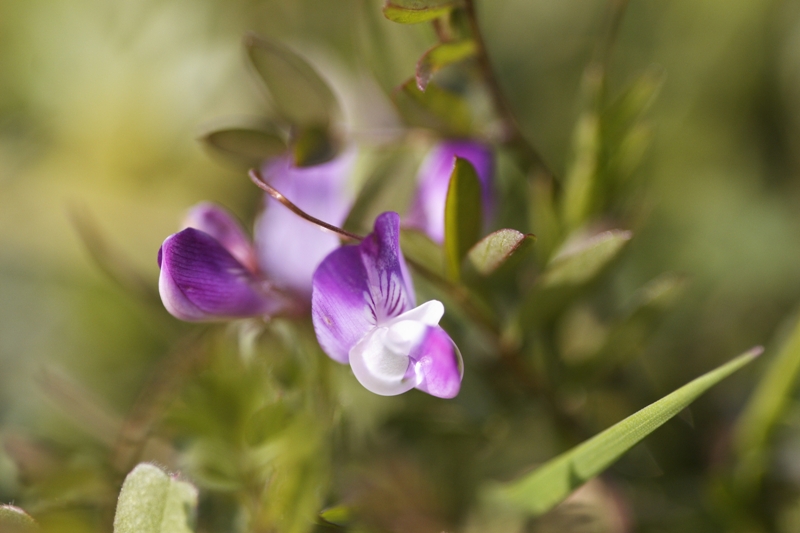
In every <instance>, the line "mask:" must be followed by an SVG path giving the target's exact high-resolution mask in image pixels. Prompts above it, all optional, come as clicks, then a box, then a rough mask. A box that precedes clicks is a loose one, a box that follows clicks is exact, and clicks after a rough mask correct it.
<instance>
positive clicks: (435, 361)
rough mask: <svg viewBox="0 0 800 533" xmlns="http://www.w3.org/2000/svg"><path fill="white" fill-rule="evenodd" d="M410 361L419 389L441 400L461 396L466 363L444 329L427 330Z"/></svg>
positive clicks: (432, 327)
mask: <svg viewBox="0 0 800 533" xmlns="http://www.w3.org/2000/svg"><path fill="white" fill-rule="evenodd" d="M410 359H411V361H412V366H413V369H414V373H415V375H416V381H417V385H416V387H417V388H418V389H419V390H421V391H423V392H427V393H428V394H430V395H432V396H438V397H439V398H453V397H455V396H456V395H457V394H458V391H459V390H460V389H461V379H462V378H463V376H464V363H463V361H462V359H461V352H460V351H459V350H458V347H457V346H456V345H455V343H454V342H453V340H452V339H451V338H450V336H449V335H448V334H447V332H445V330H443V329H442V328H441V327H439V326H429V327H428V330H427V332H426V334H425V337H424V338H423V340H422V342H420V343H419V344H418V345H417V346H416V347H415V348H414V349H413V350H412V352H411V354H410Z"/></svg>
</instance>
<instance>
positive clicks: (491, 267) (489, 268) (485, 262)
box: [467, 229, 536, 276]
mask: <svg viewBox="0 0 800 533" xmlns="http://www.w3.org/2000/svg"><path fill="white" fill-rule="evenodd" d="M534 240H536V237H535V236H534V235H531V234H530V233H528V234H525V233H521V232H519V231H517V230H515V229H501V230H497V231H495V232H494V233H491V234H489V235H487V236H486V237H484V238H483V239H481V240H480V241H478V243H477V244H476V245H475V246H473V247H472V248H471V249H470V250H469V252H468V253H467V259H468V260H469V262H470V264H471V265H472V266H473V267H474V268H475V270H477V271H478V273H479V274H482V275H484V276H488V275H489V274H491V273H492V272H494V271H495V270H497V269H498V268H500V266H502V265H503V264H504V263H505V262H506V261H508V260H509V259H510V258H511V256H513V255H514V254H516V253H517V252H519V251H520V250H522V249H524V248H527V247H528V246H530V245H531V244H533V241H534Z"/></svg>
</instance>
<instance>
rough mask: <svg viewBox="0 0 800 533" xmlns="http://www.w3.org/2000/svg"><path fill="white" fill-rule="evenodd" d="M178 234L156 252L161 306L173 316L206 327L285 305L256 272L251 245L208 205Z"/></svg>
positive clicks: (233, 223)
mask: <svg viewBox="0 0 800 533" xmlns="http://www.w3.org/2000/svg"><path fill="white" fill-rule="evenodd" d="M185 223H186V225H187V226H189V227H187V228H186V229H184V230H183V231H179V232H178V233H175V234H174V235H170V236H169V237H167V239H166V240H165V241H164V244H162V245H161V248H160V249H159V250H158V266H159V267H160V268H161V274H160V276H159V279H158V290H159V293H160V294H161V301H162V302H163V303H164V307H166V308H167V311H169V312H170V313H171V314H172V315H173V316H175V317H177V318H179V319H181V320H186V321H190V322H205V321H214V320H225V319H231V318H243V317H250V316H264V315H272V314H275V313H277V312H279V311H281V310H282V309H285V308H286V307H287V305H288V300H287V299H286V298H285V297H284V296H283V295H281V294H280V293H279V292H278V291H276V290H275V288H274V287H273V285H272V284H271V283H269V282H268V281H267V280H266V278H264V276H263V275H262V274H261V272H260V271H259V269H258V265H257V261H256V253H255V249H254V247H253V244H252V243H251V242H250V239H249V238H248V237H247V235H246V234H245V232H244V230H243V229H242V227H241V226H240V225H239V223H238V222H237V221H236V219H234V218H233V216H232V215H231V214H230V213H228V212H227V211H225V210H224V209H223V208H221V207H219V206H216V205H214V204H211V203H201V204H198V205H197V206H195V207H194V208H192V209H191V210H190V211H189V214H188V215H187V217H186V220H185Z"/></svg>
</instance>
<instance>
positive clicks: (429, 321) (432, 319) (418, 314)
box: [381, 300, 444, 326]
mask: <svg viewBox="0 0 800 533" xmlns="http://www.w3.org/2000/svg"><path fill="white" fill-rule="evenodd" d="M442 316H444V305H443V304H442V302H440V301H439V300H429V301H427V302H425V303H424V304H422V305H419V306H417V307H415V308H414V309H411V310H409V311H406V312H405V313H403V314H402V315H400V316H397V317H395V318H393V319H392V320H390V321H389V322H388V323H386V324H381V325H383V326H391V325H392V324H394V323H397V322H403V321H406V320H413V321H415V322H421V323H423V324H425V325H426V326H436V325H438V324H439V321H440V320H441V319H442Z"/></svg>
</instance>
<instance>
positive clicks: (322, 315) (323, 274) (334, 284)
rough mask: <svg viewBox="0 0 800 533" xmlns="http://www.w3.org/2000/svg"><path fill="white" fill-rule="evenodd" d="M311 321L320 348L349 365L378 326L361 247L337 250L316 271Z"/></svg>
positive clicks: (347, 247) (346, 247)
mask: <svg viewBox="0 0 800 533" xmlns="http://www.w3.org/2000/svg"><path fill="white" fill-rule="evenodd" d="M311 318H312V320H313V322H314V331H315V332H316V333H317V340H318V341H319V344H320V346H322V349H323V350H324V351H325V353H327V354H328V355H329V356H330V357H331V358H332V359H334V360H336V361H339V362H340V363H347V362H348V360H349V353H350V350H351V349H352V348H353V346H355V345H356V343H358V341H359V340H360V339H361V338H362V337H363V336H364V335H366V334H367V333H368V332H369V331H370V330H371V329H372V328H373V327H374V326H375V318H374V315H373V313H372V310H371V308H370V305H369V286H368V284H367V273H366V270H365V268H364V263H363V262H362V261H361V253H360V251H359V248H358V247H357V246H344V247H342V248H339V249H338V250H334V251H333V252H331V253H330V254H329V255H328V257H326V258H325V260H324V261H322V263H321V264H320V265H319V267H318V268H317V270H316V272H314V277H313V292H312V294H311Z"/></svg>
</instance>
